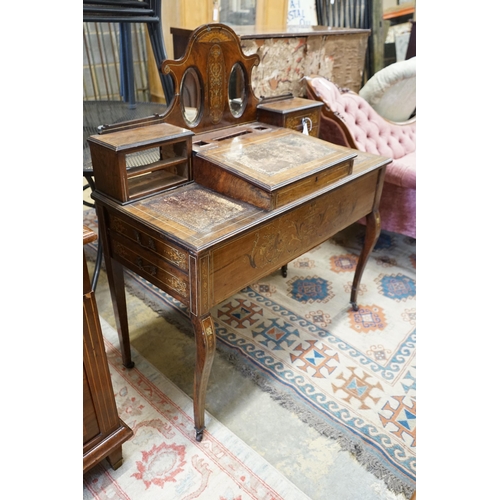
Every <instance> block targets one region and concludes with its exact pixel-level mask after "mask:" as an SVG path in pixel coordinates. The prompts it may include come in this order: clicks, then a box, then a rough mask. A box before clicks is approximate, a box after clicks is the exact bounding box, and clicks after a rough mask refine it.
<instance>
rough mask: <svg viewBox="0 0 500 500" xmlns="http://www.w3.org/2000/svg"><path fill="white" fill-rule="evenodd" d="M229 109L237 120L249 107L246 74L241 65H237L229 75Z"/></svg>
mask: <svg viewBox="0 0 500 500" xmlns="http://www.w3.org/2000/svg"><path fill="white" fill-rule="evenodd" d="M228 98H229V109H230V110H231V113H232V115H233V116H234V117H235V118H238V117H240V116H241V115H242V114H243V111H245V107H246V105H247V94H246V81H245V72H244V71H243V68H242V67H241V64H240V63H236V64H235V65H234V66H233V67H232V69H231V73H230V75H229V86H228Z"/></svg>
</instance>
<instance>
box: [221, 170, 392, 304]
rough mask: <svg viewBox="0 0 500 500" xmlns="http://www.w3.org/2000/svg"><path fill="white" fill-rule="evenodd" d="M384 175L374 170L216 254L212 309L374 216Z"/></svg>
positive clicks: (225, 246)
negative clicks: (350, 227)
mask: <svg viewBox="0 0 500 500" xmlns="http://www.w3.org/2000/svg"><path fill="white" fill-rule="evenodd" d="M381 171H382V170H381V169H376V170H374V171H373V172H370V173H369V174H367V175H365V176H363V177H360V178H358V179H356V180H354V181H353V182H350V183H347V184H345V185H343V186H341V187H339V188H338V189H336V190H333V191H330V192H328V193H325V194H324V195H322V196H320V197H319V198H317V199H315V200H311V201H309V202H307V203H305V204H304V205H300V206H299V207H297V208H295V209H292V210H290V211H289V212H287V213H285V214H282V215H281V216H279V217H276V218H275V219H272V220H270V222H269V223H267V224H265V225H263V226H261V227H258V228H256V229H254V230H251V231H249V232H248V233H245V234H244V235H242V236H238V237H235V238H234V239H232V240H230V241H228V242H226V243H225V244H223V245H221V246H219V247H218V248H216V249H214V251H213V277H214V278H213V284H214V302H213V305H215V304H218V303H220V302H222V301H223V300H225V299H226V298H228V297H230V296H231V295H233V294H234V293H236V292H238V291H239V290H241V288H243V287H244V286H245V285H247V284H248V283H249V282H251V281H252V280H258V279H260V278H262V277H263V276H267V275H268V274H270V273H271V272H273V271H275V270H276V269H278V268H280V267H281V266H283V265H285V264H287V263H288V262H290V261H291V260H293V259H295V258H297V257H299V256H300V255H302V254H303V253H305V252H307V251H308V250H310V249H311V248H314V247H315V246H317V245H319V244H321V243H322V242H324V241H325V240H327V239H328V238H330V237H331V236H333V235H334V234H336V233H337V232H338V231H340V230H342V229H344V228H345V227H347V226H349V225H350V224H353V223H354V222H356V221H358V220H359V219H361V218H362V217H364V216H365V215H367V214H369V213H370V212H372V210H373V207H374V203H375V202H376V199H377V192H378V190H379V189H381V188H382V186H381V184H379V175H380V173H381ZM377 184H379V185H377Z"/></svg>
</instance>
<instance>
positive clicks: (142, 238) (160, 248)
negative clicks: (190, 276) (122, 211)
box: [109, 214, 189, 272]
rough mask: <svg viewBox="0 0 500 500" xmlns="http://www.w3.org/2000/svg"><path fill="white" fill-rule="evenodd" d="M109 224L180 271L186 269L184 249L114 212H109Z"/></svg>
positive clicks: (186, 256) (186, 255) (186, 258)
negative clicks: (161, 239) (164, 240)
mask: <svg viewBox="0 0 500 500" xmlns="http://www.w3.org/2000/svg"><path fill="white" fill-rule="evenodd" d="M109 225H110V227H111V229H112V230H113V231H115V232H116V233H118V234H120V235H122V236H125V237H126V238H128V239H130V240H131V241H133V242H134V243H136V244H137V245H139V246H140V247H141V248H144V249H146V250H148V251H150V252H152V253H154V254H156V255H158V256H159V257H161V258H162V259H165V260H166V261H167V262H168V263H169V264H171V265H173V266H175V267H177V268H178V269H180V270H181V271H185V272H187V271H188V268H189V267H188V262H189V257H188V255H189V254H188V252H186V250H183V249H181V248H179V247H176V246H174V245H171V244H167V243H165V242H163V241H160V240H159V239H158V238H155V237H153V236H150V235H149V234H147V233H146V232H145V231H144V230H142V229H139V228H138V227H136V226H134V225H133V223H130V222H128V221H125V220H124V219H122V218H121V217H120V216H119V215H116V214H110V217H109Z"/></svg>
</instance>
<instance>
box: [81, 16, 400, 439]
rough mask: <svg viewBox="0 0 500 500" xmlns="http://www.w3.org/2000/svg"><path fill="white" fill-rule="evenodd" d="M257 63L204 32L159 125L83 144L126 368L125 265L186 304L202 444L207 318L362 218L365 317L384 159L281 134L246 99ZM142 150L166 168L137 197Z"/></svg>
mask: <svg viewBox="0 0 500 500" xmlns="http://www.w3.org/2000/svg"><path fill="white" fill-rule="evenodd" d="M257 63H258V61H257V58H256V56H245V55H244V54H243V53H242V51H241V47H240V45H239V41H238V38H237V36H236V35H235V33H234V32H233V31H232V30H231V29H230V28H229V27H227V26H225V25H221V24H210V25H206V26H202V27H200V28H198V30H196V31H195V32H193V34H192V37H191V41H190V45H189V47H188V50H187V51H186V55H185V56H184V58H183V59H180V60H175V61H165V62H164V63H163V64H162V70H163V71H164V72H172V73H173V74H174V77H175V78H174V81H175V82H176V83H175V84H176V92H175V95H176V100H175V101H174V103H173V104H172V106H171V108H170V109H169V110H168V111H167V112H166V113H165V114H164V115H162V116H158V115H155V116H152V117H150V119H149V120H148V119H143V120H140V121H135V122H126V123H123V124H118V125H114V126H108V127H104V128H103V129H102V130H103V133H102V134H101V135H98V136H92V137H90V138H89V145H90V150H91V154H92V162H93V165H94V172H95V175H96V183H95V184H96V189H95V191H94V193H93V195H92V197H93V198H94V200H95V204H96V210H97V215H98V219H99V229H100V231H99V237H100V238H101V243H102V247H103V254H104V258H105V260H106V269H107V270H108V281H109V285H110V291H111V298H112V301H113V306H114V311H115V317H116V325H117V330H118V333H119V336H120V346H121V352H122V358H123V363H124V365H125V366H127V367H131V366H133V362H132V359H131V353H130V340H129V330H128V329H129V325H128V318H127V307H126V300H125V289H124V281H123V266H126V267H127V268H129V269H131V270H132V271H134V272H136V273H137V274H138V275H140V276H142V277H143V278H145V279H146V280H148V281H150V282H151V283H153V284H154V285H156V286H158V287H159V288H160V289H162V290H164V291H165V292H166V293H168V294H170V295H172V296H173V297H175V298H176V299H178V300H179V301H181V302H182V303H183V304H185V305H186V306H187V311H188V315H189V317H190V320H191V323H192V325H193V329H194V333H195V345H196V365H195V373H194V396H193V400H194V420H195V430H196V439H197V440H201V439H202V438H203V430H204V428H205V427H204V423H205V397H206V390H207V384H208V379H209V375H210V370H211V366H212V362H213V358H214V353H215V339H216V335H215V333H216V332H215V328H214V324H213V320H212V317H211V315H210V310H211V309H212V308H213V307H214V306H216V305H217V304H219V303H220V302H222V301H223V300H225V299H227V298H229V297H230V296H231V295H233V294H234V293H235V292H237V291H239V290H241V289H242V288H244V287H245V286H248V285H249V284H251V283H254V282H255V281H256V280H258V279H260V278H262V277H264V276H266V275H268V274H270V273H271V272H273V271H275V270H276V269H279V268H282V269H283V267H284V266H286V265H287V264H288V262H290V261H291V260H293V259H295V258H296V257H299V256H300V255H302V254H303V253H305V252H307V251H308V250H310V249H311V248H313V247H315V246H317V245H319V244H320V243H322V242H323V241H325V240H327V239H328V238H330V237H332V236H333V235H334V234H335V233H337V232H338V231H340V230H342V229H344V228H345V227H347V226H348V225H350V224H352V223H354V222H356V221H358V220H359V219H360V218H362V217H365V216H366V218H367V224H366V238H365V243H364V247H363V250H362V252H361V255H360V256H359V259H358V264H357V267H356V272H355V276H354V280H353V286H352V292H351V299H350V300H351V303H352V305H353V307H354V308H355V309H357V304H356V299H357V291H358V288H359V284H360V280H361V276H362V273H363V269H364V267H365V264H366V261H367V259H368V256H369V255H370V252H371V250H372V249H373V247H374V245H375V243H376V241H377V238H378V235H379V233H380V218H379V214H378V204H379V200H380V195H381V192H382V186H383V180H384V174H385V166H386V165H387V164H388V163H389V162H390V160H389V159H388V158H384V157H381V156H377V155H372V154H369V153H363V152H360V151H356V150H353V149H350V148H346V147H342V146H337V145H334V144H331V143H329V142H326V141H322V140H320V139H318V138H316V137H313V136H311V135H306V134H301V133H299V132H298V131H296V130H294V128H295V127H293V126H290V127H283V126H278V125H275V124H274V123H271V122H273V120H274V119H272V117H267V118H266V116H262V115H259V118H258V109H257V105H258V104H259V103H260V104H265V105H266V106H267V105H268V104H269V102H260V101H259V100H258V99H257V98H256V97H255V95H253V93H252V90H251V86H250V77H249V75H250V72H251V69H252V67H253V66H254V65H255V64H257ZM225 68H228V69H229V68H232V69H231V71H229V72H228V73H226V69H225ZM234 68H238V69H237V76H238V78H236V79H233V76H234V75H233V70H234ZM186 74H187V75H189V85H188V87H189V99H188V100H187V101H186V103H187V104H186V103H183V101H182V96H184V95H187V94H186V93H185V92H184V91H183V85H182V82H184V81H186V80H185V78H184V77H185V76H186ZM196 79H198V82H196ZM193 82H194V83H193ZM235 82H240V83H241V84H242V87H241V88H240V90H239V91H238V92H237V93H236V97H234V99H233V98H232V97H231V94H230V91H229V89H232V88H233V87H234V84H235ZM197 84H199V86H198V87H199V94H198V96H197V97H196V96H195V97H193V95H192V93H191V91H192V89H196V88H197ZM226 92H229V98H228V99H224V98H223V96H224V95H225V93H226ZM286 100H287V99H285V100H283V101H282V100H280V102H281V104H280V106H281V105H283V106H284V108H291V109H295V110H298V111H297V112H298V113H299V114H300V113H301V112H302V111H304V106H305V109H306V110H307V109H308V108H307V103H302V102H300V103H297V101H294V99H290V100H289V102H288V103H286V102H285V101H286ZM292 101H294V102H292ZM301 108H302V110H301ZM313 108H316V107H314V106H313ZM313 108H311V109H313ZM270 112H271V113H273V112H275V113H276V112H277V110H276V109H275V110H274V111H270ZM278 114H279V113H278ZM264 115H265V114H264ZM144 148H150V149H151V148H154V149H157V150H158V158H159V159H158V160H157V161H155V162H153V165H152V166H151V165H142V166H140V169H141V175H143V174H144V175H145V176H146V177H147V176H149V175H150V174H151V172H154V171H156V170H159V171H160V172H163V171H165V172H163V173H164V174H165V175H163V174H162V176H161V179H156V178H154V179H153V180H152V181H151V179H149V180H148V181H147V182H146V183H145V187H144V189H142V190H141V189H136V185H133V186H131V184H130V182H129V181H130V180H131V178H133V176H134V175H135V173H136V171H135V170H132V176H131V173H130V170H131V169H130V167H129V168H127V165H126V155H127V154H131V153H140V151H142V150H144ZM167 174H168V175H167ZM170 174H174V177H172V176H171V175H170ZM150 181H151V182H150Z"/></svg>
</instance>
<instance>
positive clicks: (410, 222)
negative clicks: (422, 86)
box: [306, 76, 417, 238]
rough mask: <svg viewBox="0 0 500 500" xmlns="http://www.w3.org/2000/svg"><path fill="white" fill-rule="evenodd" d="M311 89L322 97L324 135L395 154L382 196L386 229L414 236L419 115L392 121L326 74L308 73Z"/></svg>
mask: <svg viewBox="0 0 500 500" xmlns="http://www.w3.org/2000/svg"><path fill="white" fill-rule="evenodd" d="M306 82H307V94H308V97H309V98H310V99H316V100H318V101H322V102H323V103H324V104H325V106H323V108H322V110H321V124H320V138H321V139H324V140H327V141H330V142H332V143H334V144H339V145H342V146H348V147H351V148H355V149H359V150H360V151H366V152H368V153H373V154H379V155H382V156H386V157H389V158H392V159H393V161H392V163H390V164H389V165H388V166H387V169H386V175H385V181H384V190H383V192H382V198H381V200H380V216H381V222H382V229H386V230H387V231H393V232H395V233H400V234H405V235H407V236H411V237H413V238H415V237H416V180H417V179H416V118H413V119H411V120H408V121H406V122H402V123H400V122H398V123H396V122H391V121H389V120H386V119H384V118H382V117H381V116H380V115H379V114H378V113H377V112H376V111H375V110H374V109H373V108H372V107H371V106H370V105H369V104H368V103H367V102H366V101H365V100H364V99H363V98H362V97H361V96H359V95H358V94H356V93H355V92H352V91H350V90H349V89H341V88H339V87H338V86H337V85H335V84H334V83H332V82H330V81H328V80H326V79H325V78H323V77H317V76H314V77H308V78H306Z"/></svg>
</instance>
